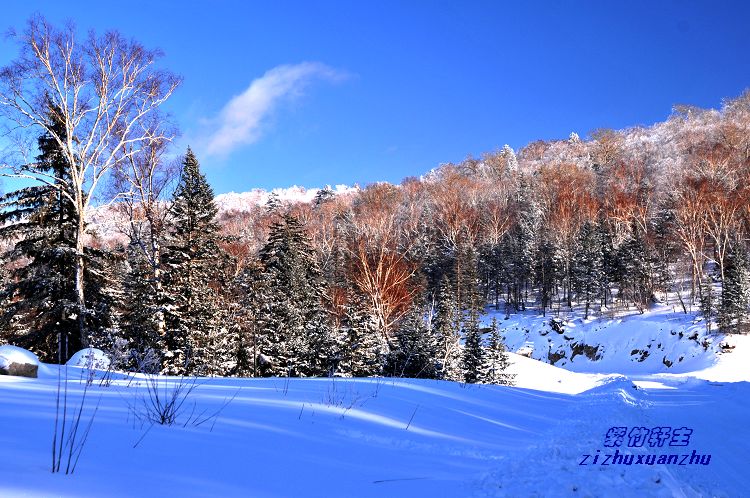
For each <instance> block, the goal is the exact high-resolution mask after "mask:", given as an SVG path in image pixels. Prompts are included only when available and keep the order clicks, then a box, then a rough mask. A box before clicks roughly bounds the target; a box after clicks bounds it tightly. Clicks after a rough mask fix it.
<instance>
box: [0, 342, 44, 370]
mask: <svg viewBox="0 0 750 498" xmlns="http://www.w3.org/2000/svg"><path fill="white" fill-rule="evenodd" d="M11 363H21V364H30V365H37V366H39V358H37V356H36V355H35V354H34V353H32V352H31V351H28V350H26V349H23V348H19V347H17V346H11V345H9V344H6V345H4V346H0V368H7V367H8V366H9V365H10V364H11Z"/></svg>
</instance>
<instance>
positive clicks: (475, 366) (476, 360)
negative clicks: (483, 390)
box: [462, 310, 484, 384]
mask: <svg viewBox="0 0 750 498" xmlns="http://www.w3.org/2000/svg"><path fill="white" fill-rule="evenodd" d="M462 360H463V361H462V366H463V373H464V382H467V383H469V384H474V383H476V382H479V381H480V380H481V377H482V366H483V363H484V348H483V347H482V332H481V331H480V330H479V314H478V313H477V312H476V310H471V311H470V313H469V318H468V319H467V320H466V322H465V323H464V351H463V358H462Z"/></svg>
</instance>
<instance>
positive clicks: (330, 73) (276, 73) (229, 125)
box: [205, 62, 347, 155]
mask: <svg viewBox="0 0 750 498" xmlns="http://www.w3.org/2000/svg"><path fill="white" fill-rule="evenodd" d="M346 77H347V74H346V73H344V72H342V71H339V70H336V69H333V68H331V67H328V66H326V65H325V64H321V63H319V62H303V63H300V64H285V65H282V66H276V67H275V68H273V69H270V70H269V71H267V72H266V73H265V74H264V75H263V76H261V77H260V78H256V79H255V80H253V81H252V83H250V86H248V87H247V89H246V90H245V91H244V92H242V93H241V94H239V95H237V96H235V97H232V99H231V100H230V101H229V102H228V103H227V104H226V105H225V106H224V108H223V109H222V110H221V112H220V113H219V115H218V116H217V117H216V118H215V119H212V120H211V124H212V125H213V126H214V129H215V131H213V132H212V133H211V134H210V135H209V137H208V140H207V145H206V149H205V150H206V152H207V153H208V154H210V155H227V154H229V153H230V152H232V151H233V150H235V149H236V148H237V147H240V146H242V145H247V144H251V143H253V142H256V141H257V140H258V139H259V138H260V137H261V135H262V132H263V129H262V128H263V122H264V118H266V117H267V116H268V115H269V114H271V113H272V112H273V110H274V109H275V108H276V106H277V105H278V104H279V103H280V102H282V101H283V100H284V99H287V98H290V97H296V96H299V95H300V94H301V93H302V91H303V90H304V89H305V87H306V86H307V85H308V84H309V83H310V82H311V81H313V80H316V79H318V80H325V81H332V82H336V81H340V80H342V79H345V78H346Z"/></svg>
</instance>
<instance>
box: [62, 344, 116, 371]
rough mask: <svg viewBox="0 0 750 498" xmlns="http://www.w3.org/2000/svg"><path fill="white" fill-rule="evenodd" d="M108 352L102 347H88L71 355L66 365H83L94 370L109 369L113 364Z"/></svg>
mask: <svg viewBox="0 0 750 498" xmlns="http://www.w3.org/2000/svg"><path fill="white" fill-rule="evenodd" d="M111 363H112V362H111V360H110V359H109V356H107V353H105V352H104V351H102V350H101V349H96V348H86V349H82V350H80V351H78V352H77V353H76V354H74V355H73V356H71V357H70V359H69V360H68V362H67V363H66V365H68V366H69V367H83V368H90V369H92V370H107V369H109V366H110V364H111Z"/></svg>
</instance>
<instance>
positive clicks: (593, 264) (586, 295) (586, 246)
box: [573, 221, 604, 318]
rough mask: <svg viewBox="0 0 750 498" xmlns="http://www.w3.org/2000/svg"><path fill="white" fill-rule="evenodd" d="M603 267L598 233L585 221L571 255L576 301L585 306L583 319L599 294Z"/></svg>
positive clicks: (602, 255)
mask: <svg viewBox="0 0 750 498" xmlns="http://www.w3.org/2000/svg"><path fill="white" fill-rule="evenodd" d="M603 266H604V254H603V251H602V243H601V240H600V238H599V231H598V230H597V228H596V226H595V225H594V224H593V223H591V222H590V221H586V222H585V223H584V224H583V226H582V227H581V231H580V233H579V235H578V244H577V246H576V252H575V254H574V255H573V287H574V289H575V291H576V293H577V295H578V300H579V301H581V300H582V301H583V302H584V304H585V314H584V318H588V317H589V310H590V308H591V303H592V302H594V301H595V300H596V298H597V297H599V295H600V294H601V288H600V285H601V282H602V280H603V272H604V268H603Z"/></svg>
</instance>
